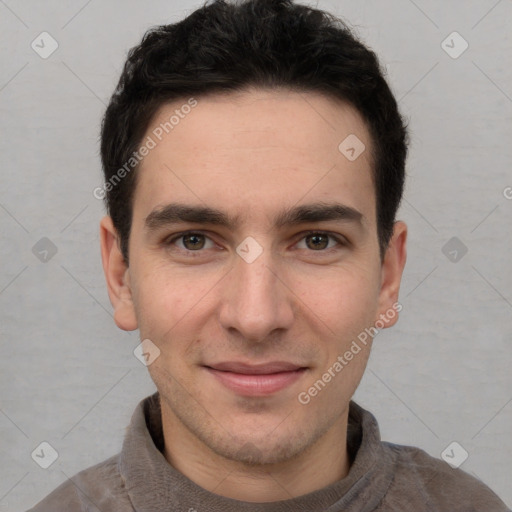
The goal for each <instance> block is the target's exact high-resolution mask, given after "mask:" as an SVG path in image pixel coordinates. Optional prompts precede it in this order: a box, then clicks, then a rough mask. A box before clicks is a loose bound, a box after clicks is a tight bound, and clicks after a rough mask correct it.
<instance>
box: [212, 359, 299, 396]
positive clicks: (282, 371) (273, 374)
mask: <svg viewBox="0 0 512 512" xmlns="http://www.w3.org/2000/svg"><path fill="white" fill-rule="evenodd" d="M204 368H205V369H206V371H208V372H209V373H210V374H211V375H212V376H213V377H214V378H215V379H217V381H219V382H220V383H221V384H222V385H223V386H224V387H226V388H228V389H230V390H231V391H234V392H235V393H237V394H239V395H244V396H265V395H271V394H274V393H277V392H278V391H281V390H283V389H285V388H287V387H288V386H291V385H292V384H293V383H295V382H296V381H297V380H298V379H300V378H301V377H302V375H304V373H305V372H306V370H307V367H304V366H298V365H295V364H292V363H288V362H283V361H273V362H269V363H265V364H259V365H249V364H245V363H241V362H234V361H233V362H222V363H217V364H212V365H210V366H207V365H205V366H204Z"/></svg>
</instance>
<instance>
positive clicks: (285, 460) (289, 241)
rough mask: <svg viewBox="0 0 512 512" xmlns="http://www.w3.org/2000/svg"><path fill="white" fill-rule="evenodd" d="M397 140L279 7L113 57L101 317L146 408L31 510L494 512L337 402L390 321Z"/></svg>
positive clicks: (362, 83)
mask: <svg viewBox="0 0 512 512" xmlns="http://www.w3.org/2000/svg"><path fill="white" fill-rule="evenodd" d="M406 153H407V134H406V128H405V126H404V123H403V120H402V118H401V116H400V114H399V112H398V110H397V105H396V101H395V99H394V98H393V95H392V94H391V92H390V90H389V88H388V86H387V84H386V82H385V80H384V78H383V77H382V75H381V72H380V69H379V65H378V61H377V59H376V57H375V55H374V54H373V53H372V52H371V51H370V50H368V49H367V48H365V47H364V46H363V45H362V44H361V43H360V42H358V41H357V40H356V39H355V38H354V36H353V35H352V34H351V33H350V31H349V30H348V29H347V28H346V27H345V26H344V25H343V24H342V23H341V22H339V21H337V20H336V19H335V18H333V17H331V16H330V15H328V14H326V13H323V12H321V11H318V10H315V9H312V8H308V7H305V6H300V5H294V4H293V3H292V2H291V0H249V1H246V2H245V3H239V4H237V5H235V4H227V3H224V2H222V1H216V2H214V3H212V4H210V5H205V6H204V7H202V8H200V9H198V10H197V11H195V12H193V13H192V14H191V15H190V16H188V17H187V18H186V19H184V20H183V21H182V22H180V23H177V24H174V25H168V26H162V27H158V28H155V29H153V30H152V31H150V32H148V33H147V34H146V36H145V37H144V39H143V41H142V42H141V44H140V45H139V46H138V47H136V48H134V49H132V50H131V52H130V54H129V56H128V60H127V62H126V65H125V67H124V71H123V74H122V76H121V79H120V82H119V85H118V87H117V89H116V91H115V93H114V95H113V97H112V99H111V102H110V104H109V106H108V108H107V111H106V114H105V118H104V121H103V126H102V141H101V156H102V162H103V167H104V173H105V184H104V186H103V187H100V188H98V189H96V190H95V192H94V193H95V195H96V196H97V197H103V196H104V197H105V199H106V205H107V208H108V213H109V215H108V216H106V217H104V218H103V219H102V221H101V229H100V232H101V250H102V259H103V267H104V271H105V276H106V280H107V286H108V292H109V296H110V299H111V302H112V305H113V307H114V318H115V322H116V324H117V325H118V327H120V328H121V329H124V330H127V331H130V330H135V329H139V330H140V337H141V340H142V342H141V347H140V351H141V355H142V357H143V358H144V360H145V362H146V364H147V366H148V370H149V372H150V375H151V377H152V379H153V381H154V382H155V385H156V388H157V393H155V394H154V395H153V396H151V397H148V398H146V399H145V400H143V401H142V402H141V403H140V404H139V406H138V407H137V409H136V410H135V413H134V415H133V417H132V422H131V424H130V426H129V428H128V430H127V434H126V437H125V441H124V444H123V448H122V452H121V453H120V454H119V455H116V456H114V457H111V458H109V459H108V460H106V461H104V462H102V463H100V464H98V465H96V466H94V467H92V468H89V469H87V470H85V471H82V472H81V473H79V474H78V475H77V476H75V477H74V478H73V479H72V481H68V482H66V483H64V484H63V485H62V486H60V487H59V488H58V489H56V490H55V491H54V492H53V493H52V494H50V495H49V496H48V497H47V498H45V499H44V500H43V501H42V502H40V503H39V504H38V505H37V506H36V507H35V508H33V509H32V510H33V511H35V512H43V511H52V512H58V511H62V512H64V511H66V512H71V511H79V510H80V511H81V510H94V511H98V510H99V511H119V512H128V511H137V512H146V511H163V510H166V511H167V510H168V511H187V510H188V511H189V512H191V511H202V510H204V511H223V512H224V511H264V510H269V511H294V512H295V511H298V510H305V511H308V512H313V511H324V510H329V511H333V512H334V511H363V510H364V511H391V510H393V511H396V510H415V511H429V512H431V511H464V512H466V511H470V510H472V511H486V512H490V511H496V512H498V511H505V510H507V507H506V506H505V504H504V503H503V502H502V501H500V499H499V498H498V497H497V496H496V495H495V494H494V493H493V492H492V491H491V490H490V489H489V488H487V487H486V486H485V485H484V484H483V483H481V482H479V481H478V480H476V479H475V478H473V477H472V476H470V475H468V474H466V473H464V472H462V471H461V470H455V469H452V468H451V467H450V466H449V465H448V464H446V463H445V462H443V461H441V460H437V459H434V458H432V457H430V456H429V455H427V454H426V453H425V452H423V451H422V450H419V449H417V448H413V447H407V446H399V445H394V444H390V443H385V442H382V441H381V440H380V437H379V431H378V426H377V423H376V420H375V418H374V417H373V416H372V415H371V413H369V412H368V411H365V410H364V409H362V408H361V407H360V406H358V405H357V404H356V403H355V402H353V401H352V400H351V398H352V396H353V394H354V392H355V390H356V388H357V386H358V384H359V382H360V380H361V377H362V375H363V372H364V370H365V367H366V363H367V361H368V357H369V353H370V349H371V345H372V342H373V338H374V336H375V335H376V334H377V333H378V331H379V330H381V329H383V328H386V327H390V326H392V325H393V324H394V323H395V322H396V321H397V319H398V313H399V311H400V309H401V304H400V302H399V300H398V294H399V287H400V280H401V276H402V271H403V268H404V265H405V260H406V236H407V228H406V226H405V224H404V223H403V222H400V221H396V220H395V215H396V211H397V208H398V206H399V203H400V198H401V195H402V189H403V183H404V165H405V158H406Z"/></svg>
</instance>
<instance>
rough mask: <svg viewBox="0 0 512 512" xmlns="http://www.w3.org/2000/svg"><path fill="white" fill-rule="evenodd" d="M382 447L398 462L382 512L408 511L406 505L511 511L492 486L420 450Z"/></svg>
mask: <svg viewBox="0 0 512 512" xmlns="http://www.w3.org/2000/svg"><path fill="white" fill-rule="evenodd" d="M382 444H383V445H384V448H385V450H387V451H390V452H393V453H394V457H393V459H394V460H395V468H394V478H393V481H392V483H391V485H390V488H389V490H388V493H387V494H386V497H385V499H384V500H383V503H382V505H385V506H384V507H382V510H388V509H389V510H405V508H404V505H411V506H412V505H414V506H415V510H425V511H427V510H428V511H429V512H434V511H445V510H450V511H451V512H509V509H508V508H507V506H506V505H505V504H504V503H503V502H502V501H501V500H500V498H499V497H498V496H497V495H496V494H495V493H494V492H493V491H492V490H491V489H490V488H489V487H487V486H486V485H485V484H484V483H483V482H481V481H480V480H478V479H477V478H475V477H473V476H472V475H470V474H468V473H466V472H465V471H462V470H461V469H455V468H452V467H451V466H450V465H449V464H447V463H446V462H444V461H443V460H441V459H437V458H435V457H432V456H431V455H429V454H428V453H426V452H425V451H423V450H421V449H420V448H416V447H413V446H403V445H397V444H393V443H386V442H383V443H382ZM384 502H386V503H385V504H384ZM379 510H380V509H379Z"/></svg>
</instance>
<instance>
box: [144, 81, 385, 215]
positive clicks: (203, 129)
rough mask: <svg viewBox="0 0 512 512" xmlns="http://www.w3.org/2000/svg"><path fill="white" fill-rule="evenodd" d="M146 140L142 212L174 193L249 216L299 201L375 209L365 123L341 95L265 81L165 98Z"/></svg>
mask: <svg viewBox="0 0 512 512" xmlns="http://www.w3.org/2000/svg"><path fill="white" fill-rule="evenodd" d="M190 105H193V107H191V106H190ZM150 140H151V143H150V144H147V145H148V146H149V145H151V146H152V149H151V150H150V151H149V152H148V154H147V155H146V156H145V157H144V159H143V160H142V162H141V164H140V166H139V169H138V171H137V173H138V176H137V187H136V190H135V200H134V214H135V213H137V215H138V216H139V217H141V216H144V217H145V216H147V215H148V214H149V213H150V212H151V211H153V210H154V209H155V208H157V207H163V206H165V205H166V204H167V203H170V202H176V201H178V202H182V203H188V204H191V203H194V204H202V205H203V206H204V205H208V206H212V207H216V208H217V209H221V208H222V209H223V210H229V212H230V214H231V215H233V216H236V215H238V216H240V217H243V218H244V219H247V218H248V215H249V217H250V216H252V215H253V214H254V215H257V214H258V212H259V213H260V214H261V215H266V217H267V218H269V216H272V212H277V211H281V210H282V208H283V206H287V205H288V206H291V205H294V204H297V203H299V202H301V201H303V202H305V203H311V202H312V201H323V202H334V201H336V202H342V203H343V204H345V205H346V206H348V207H351V208H355V209H357V210H359V211H362V212H363V215H364V216H365V217H372V216H374V208H375V205H374V202H375V199H374V188H373V179H372V165H373V163H372V158H371V151H372V144H371V140H370V136H369V132H368V129H367V127H366V124H365V122H364V121H363V119H362V117H361V116H360V115H359V113H358V112H357V110H355V109H354V108H353V107H352V106H350V105H348V104H347V103H344V102H341V101H339V100H335V99H332V98H329V97H326V96H324V95H321V94H317V93H299V92H291V91H286V90H261V89H257V90H246V91H243V92H236V93H229V94H211V95H208V96H200V97H198V98H196V99H193V100H192V101H191V99H190V98H183V99H182V100H178V101H173V102H172V103H169V104H165V105H163V106H162V107H160V109H159V110H158V111H157V113H156V114H155V116H154V117H153V119H152V121H151V123H150V125H149V127H148V129H147V131H146V134H145V136H144V139H143V141H142V142H143V143H148V142H149V141H150ZM347 150H348V152H347ZM354 153H355V156H356V158H354ZM359 153H360V154H359ZM134 220H135V219H134Z"/></svg>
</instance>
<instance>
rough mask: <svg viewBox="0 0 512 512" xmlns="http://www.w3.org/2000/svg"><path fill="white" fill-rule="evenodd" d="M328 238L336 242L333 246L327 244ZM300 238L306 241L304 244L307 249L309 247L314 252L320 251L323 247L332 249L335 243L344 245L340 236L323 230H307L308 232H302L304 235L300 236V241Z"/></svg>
mask: <svg viewBox="0 0 512 512" xmlns="http://www.w3.org/2000/svg"><path fill="white" fill-rule="evenodd" d="M329 239H331V240H334V241H335V242H336V244H335V245H334V246H329ZM302 240H305V241H306V243H305V245H306V248H307V249H311V250H313V251H315V252H322V251H325V249H333V248H334V247H336V245H338V246H343V245H345V243H344V242H343V240H342V238H340V237H338V236H335V235H333V234H331V233H327V232H325V231H309V232H308V233H305V234H304V236H303V237H302V238H301V241H302ZM299 248H304V247H299Z"/></svg>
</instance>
